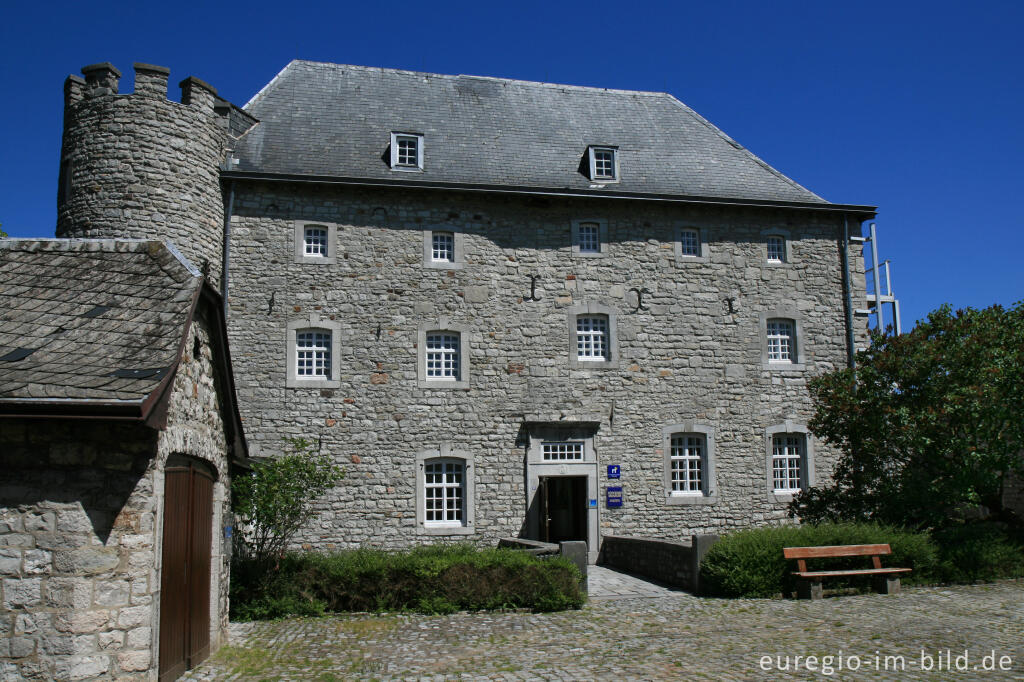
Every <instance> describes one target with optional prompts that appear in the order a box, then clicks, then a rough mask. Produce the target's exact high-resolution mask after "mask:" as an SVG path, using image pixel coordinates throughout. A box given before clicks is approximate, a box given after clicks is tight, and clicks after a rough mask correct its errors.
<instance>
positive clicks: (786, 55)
mask: <svg viewBox="0 0 1024 682" xmlns="http://www.w3.org/2000/svg"><path fill="white" fill-rule="evenodd" d="M1022 25H1024V3H1019V2H982V3H971V4H968V3H965V2H957V3H952V2H927V3H926V2H891V1H890V2H884V3H878V2H858V3H837V2H821V1H820V0H818V1H817V2H763V1H762V2H713V3H697V2H678V1H677V2H668V3H650V4H645V3H640V2H626V3H623V2H586V3H582V2H581V3H573V2H551V1H550V0H549V1H548V2H543V3H535V2H516V3H486V2H479V0H477V1H475V2H467V3H442V2H420V3H398V2H378V3H370V2H367V3H356V2H338V1H335V2H328V3H322V4H320V3H303V2H288V3H280V2H279V3H267V2H264V1H263V0H256V1H253V2H243V3H191V2H174V3H150V2H131V3H123V4H122V3H106V4H105V3H82V2H76V3H66V2H54V3H48V2H33V3H26V2H18V3H12V4H11V5H10V6H8V8H7V10H5V12H4V21H3V24H2V26H0V51H2V58H0V65H2V66H0V72H2V76H3V80H2V87H3V94H2V95H0V103H2V106H0V130H2V131H3V132H2V135H3V137H4V143H3V145H2V149H3V157H2V158H3V163H2V164H0V175H2V184H0V223H2V226H3V229H4V230H6V231H7V232H9V233H10V234H11V235H12V236H19V237H22V236H47V237H49V236H53V231H54V224H55V202H56V192H57V188H56V183H57V165H58V156H59V149H60V136H61V118H62V90H61V86H62V83H63V80H64V78H65V76H67V75H68V74H69V73H78V72H79V69H80V68H81V67H82V66H84V65H86V64H91V63H94V62H99V61H110V62H113V63H114V64H115V65H116V66H117V67H118V68H120V69H121V70H122V71H123V72H124V73H125V75H126V79H125V80H126V81H127V82H126V83H125V85H126V86H128V88H130V81H131V73H132V71H131V65H132V62H135V61H141V62H148V63H153V64H160V65H163V66H168V67H170V69H171V79H172V83H177V82H178V81H179V80H181V79H182V78H184V77H186V76H189V75H194V76H197V77H199V78H202V79H203V80H206V81H208V82H209V83H211V84H213V85H214V86H215V87H217V88H218V90H219V91H220V93H221V95H223V96H224V97H226V98H227V99H229V100H231V101H233V102H235V103H236V104H239V105H241V104H244V103H245V102H246V101H247V100H248V99H249V98H250V97H252V95H253V94H255V93H256V92H257V91H258V90H259V89H260V88H261V87H262V86H263V85H265V84H266V83H267V82H268V81H269V80H270V79H271V78H273V76H274V74H276V73H277V72H278V71H279V70H280V69H281V68H283V67H284V65H285V64H287V63H288V61H289V60H291V59H293V58H303V59H313V60H320V61H330V62H338V63H347V64H360V65H367V66H385V67H395V68H402V69H415V70H423V71H432V72H438V73H451V74H457V73H467V74H475V75H485V76H499V77H507V78H521V79H526V80H543V81H551V82H559V83H570V84H577V85H592V86H601V87H610V88H625V89H636V90H664V91H667V92H670V93H672V94H673V95H675V96H676V97H678V98H679V99H681V100H682V101H684V102H686V103H687V104H688V105H690V106H691V107H693V108H694V109H696V110H697V111H698V112H699V113H700V114H702V115H704V116H705V117H706V118H708V119H709V120H711V121H712V122H713V123H715V124H716V125H718V126H719V127H720V128H722V129H723V130H724V131H725V132H726V133H728V134H729V135H731V136H732V137H733V138H735V139H736V140H738V141H739V142H740V143H742V144H744V145H745V146H747V147H748V148H749V149H751V150H752V151H753V152H754V153H755V154H758V155H759V156H760V157H761V158H763V159H765V160H766V161H767V162H768V163H770V164H771V165H773V166H774V167H775V168H777V169H779V170H780V171H782V172H783V173H785V174H787V175H788V176H790V177H792V178H793V179H795V180H796V181H797V182H799V183H801V184H803V185H804V186H806V187H808V188H809V189H811V190H812V191H814V192H816V193H818V194H820V195H821V196H823V197H825V198H826V199H828V200H830V201H835V202H840V203H857V204H872V205H877V206H878V207H879V216H878V220H877V223H878V229H879V232H880V235H879V243H880V245H881V247H882V254H881V257H882V258H883V259H884V258H889V259H891V260H892V261H893V275H894V280H895V281H894V283H895V288H896V293H897V294H898V295H899V297H900V299H901V301H902V304H903V312H904V314H903V320H904V326H905V328H909V327H910V326H911V325H912V324H913V322H914V320H916V319H918V318H921V317H923V316H924V315H925V314H926V313H927V312H928V311H929V310H931V309H933V308H935V307H937V306H939V305H940V304H942V303H944V302H949V303H952V304H953V305H954V306H956V307H964V306H975V307H983V306H987V305H990V304H992V303H1002V304H1004V305H1009V304H1012V303H1014V302H1016V301H1018V300H1020V299H1022V298H1024V265H1022V263H1024V217H1022V216H1024V207H1022V206H1021V205H1019V200H1020V199H1021V198H1022V194H1024V170H1022V168H1024V125H1022V119H1024V83H1022V74H1024V48H1022V47H1021V44H1022V41H1021V39H1020V35H1019V34H1020V27H1021V26H1022ZM126 89H127V88H126ZM173 92H174V93H175V95H176V92H177V89H176V88H174V89H173Z"/></svg>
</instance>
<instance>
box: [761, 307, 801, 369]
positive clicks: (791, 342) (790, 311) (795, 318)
mask: <svg viewBox="0 0 1024 682" xmlns="http://www.w3.org/2000/svg"><path fill="white" fill-rule="evenodd" d="M758 317H759V320H760V326H761V366H762V367H763V368H764V369H766V370H772V371H783V372H788V371H799V370H804V369H806V367H807V366H806V364H805V358H806V353H805V351H804V345H805V341H806V339H805V338H804V336H806V335H805V333H804V328H803V322H802V320H801V316H800V311H799V310H797V309H796V308H795V307H793V306H780V307H778V308H775V309H773V310H768V311H765V312H763V313H759V315H758Z"/></svg>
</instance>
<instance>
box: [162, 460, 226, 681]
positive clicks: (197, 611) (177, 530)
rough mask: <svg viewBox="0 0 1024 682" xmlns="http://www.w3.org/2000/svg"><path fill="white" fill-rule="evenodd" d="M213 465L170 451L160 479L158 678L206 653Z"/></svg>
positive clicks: (178, 671)
mask: <svg viewBox="0 0 1024 682" xmlns="http://www.w3.org/2000/svg"><path fill="white" fill-rule="evenodd" d="M212 527H213V471H212V470H211V469H210V468H209V467H208V466H206V465H205V464H203V463H202V462H199V461H198V460H193V459H190V458H186V457H179V456H177V455H172V456H171V457H170V458H168V460H167V468H166V474H165V479H164V546H163V569H162V573H161V577H160V680H161V682H162V681H163V680H174V679H177V678H178V677H179V676H180V675H181V674H182V673H184V672H185V671H186V670H188V669H189V668H192V667H194V666H196V665H197V664H199V663H201V662H202V661H203V660H205V659H206V657H207V656H208V655H209V654H210V541H211V537H210V534H211V532H212Z"/></svg>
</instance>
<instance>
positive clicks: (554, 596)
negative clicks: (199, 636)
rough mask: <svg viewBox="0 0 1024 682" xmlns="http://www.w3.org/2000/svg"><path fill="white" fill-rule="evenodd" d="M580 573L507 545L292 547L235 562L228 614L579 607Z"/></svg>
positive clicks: (556, 560)
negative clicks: (272, 560) (262, 560)
mask: <svg viewBox="0 0 1024 682" xmlns="http://www.w3.org/2000/svg"><path fill="white" fill-rule="evenodd" d="M581 578H582V576H581V575H580V573H579V570H577V568H576V567H575V566H574V565H573V564H572V563H570V562H569V561H567V560H565V559H561V558H554V559H538V558H536V557H533V556H531V555H529V554H526V553H524V552H517V551H515V550H511V549H502V548H494V549H477V548H476V547H474V546H472V545H466V544H461V545H433V546H425V547H418V548H416V549H413V550H411V551H407V552H385V551H381V550H372V549H359V550H354V551H349V552H338V553H333V554H321V553H317V552H301V553H300V552H293V553H289V554H287V555H285V556H284V557H282V558H281V560H280V561H279V562H277V563H276V564H275V565H274V566H269V567H268V566H266V565H265V564H259V563H256V562H252V561H236V562H235V563H234V565H233V566H232V579H231V617H232V618H233V619H235V620H266V619H271V618H281V617H285V616H319V615H323V614H324V613H329V612H346V611H376V612H381V611H417V612H420V613H433V614H443V613H452V612H455V611H462V610H468V611H476V610H492V609H505V608H528V609H532V610H534V611H559V610H564V609H568V608H579V607H580V606H582V604H583V603H584V601H585V599H586V597H585V594H584V592H583V591H582V589H581V588H580V580H581Z"/></svg>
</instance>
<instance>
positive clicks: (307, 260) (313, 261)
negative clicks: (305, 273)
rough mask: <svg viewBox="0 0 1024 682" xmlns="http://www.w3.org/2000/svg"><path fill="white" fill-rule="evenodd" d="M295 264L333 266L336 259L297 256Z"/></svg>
mask: <svg viewBox="0 0 1024 682" xmlns="http://www.w3.org/2000/svg"><path fill="white" fill-rule="evenodd" d="M295 262H296V263H301V264H303V265H334V264H336V263H337V262H338V259H337V258H331V257H330V256H297V257H296V258H295Z"/></svg>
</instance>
